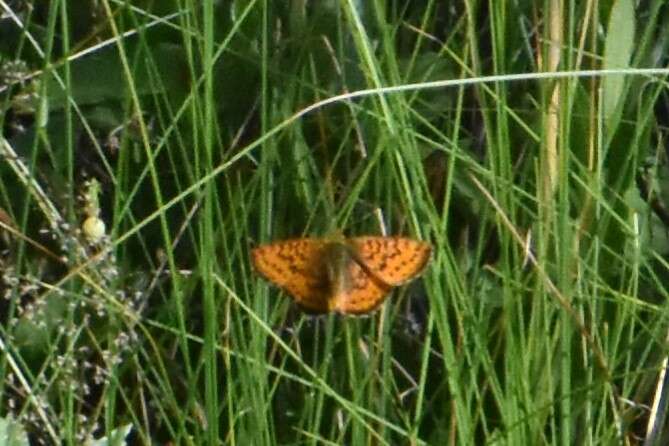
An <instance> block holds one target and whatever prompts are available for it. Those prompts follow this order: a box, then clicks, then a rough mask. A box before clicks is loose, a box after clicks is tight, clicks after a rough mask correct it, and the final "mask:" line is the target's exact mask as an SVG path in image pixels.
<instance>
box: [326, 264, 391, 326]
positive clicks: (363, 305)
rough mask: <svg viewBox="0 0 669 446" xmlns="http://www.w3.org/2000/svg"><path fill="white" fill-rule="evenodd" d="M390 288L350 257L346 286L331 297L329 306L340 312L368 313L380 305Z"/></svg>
mask: <svg viewBox="0 0 669 446" xmlns="http://www.w3.org/2000/svg"><path fill="white" fill-rule="evenodd" d="M391 289H392V287H391V286H390V285H388V284H386V283H384V282H382V281H380V280H379V279H378V278H376V277H374V276H372V275H370V274H369V272H368V271H365V270H364V269H363V268H362V267H361V266H360V265H359V264H358V263H357V262H356V261H355V260H353V259H351V261H350V262H349V264H348V266H347V274H346V286H345V287H343V289H342V290H341V291H340V292H338V293H336V294H334V295H333V296H332V297H331V301H330V305H329V307H330V309H331V310H334V311H337V312H339V313H342V314H362V313H368V312H370V311H372V310H374V309H375V308H377V307H378V306H379V305H381V303H382V302H383V301H384V300H385V299H386V297H387V296H388V293H389V292H390V290H391Z"/></svg>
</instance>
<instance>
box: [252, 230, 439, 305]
mask: <svg viewBox="0 0 669 446" xmlns="http://www.w3.org/2000/svg"><path fill="white" fill-rule="evenodd" d="M430 255H431V247H430V245H429V244H428V243H425V242H420V241H416V240H412V239H408V238H403V237H371V236H370V237H353V238H349V239H344V238H338V239H319V238H302V239H293V240H284V241H278V242H274V243H269V244H266V245H261V246H259V247H257V248H255V249H254V250H253V251H252V260H253V264H254V266H255V267H256V269H257V270H258V272H259V273H260V274H261V275H262V276H264V277H265V278H266V279H268V280H269V281H270V282H272V283H274V284H276V285H278V286H279V287H280V288H282V289H284V290H285V291H286V292H288V294H290V295H291V296H292V297H293V298H294V299H295V302H296V303H297V304H298V305H299V306H300V307H302V308H303V309H304V310H306V311H307V312H310V313H327V312H332V311H335V312H338V313H342V314H362V313H367V312H369V311H372V310H374V309H375V308H377V307H378V306H379V305H380V304H381V303H382V302H383V301H384V300H385V298H386V296H387V295H388V293H389V292H390V290H391V289H392V288H393V287H394V286H397V285H400V284H402V283H404V282H406V281H408V280H411V279H412V278H414V277H416V276H417V275H418V274H420V273H421V272H422V270H423V269H424V268H425V266H426V265H427V263H428V262H429V259H430Z"/></svg>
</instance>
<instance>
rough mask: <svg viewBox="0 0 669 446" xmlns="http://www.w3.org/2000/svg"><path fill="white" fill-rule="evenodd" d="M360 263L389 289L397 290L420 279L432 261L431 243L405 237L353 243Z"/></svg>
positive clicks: (363, 239) (353, 239) (358, 240)
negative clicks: (389, 286)
mask: <svg viewBox="0 0 669 446" xmlns="http://www.w3.org/2000/svg"><path fill="white" fill-rule="evenodd" d="M350 243H351V244H352V245H353V247H354V250H355V252H356V253H357V255H358V256H359V261H361V262H362V263H364V266H366V267H367V268H369V270H370V271H371V272H372V273H373V274H374V275H376V277H378V278H379V279H381V280H382V281H383V282H385V283H387V284H388V285H392V286H397V285H401V284H402V283H404V282H407V281H409V280H411V279H413V278H414V277H416V276H417V275H419V274H420V273H421V272H422V271H423V269H424V268H425V266H427V264H428V262H429V261H430V256H431V252H432V248H431V246H430V244H429V243H425V242H421V241H418V240H412V239H409V238H404V237H354V238H352V239H350Z"/></svg>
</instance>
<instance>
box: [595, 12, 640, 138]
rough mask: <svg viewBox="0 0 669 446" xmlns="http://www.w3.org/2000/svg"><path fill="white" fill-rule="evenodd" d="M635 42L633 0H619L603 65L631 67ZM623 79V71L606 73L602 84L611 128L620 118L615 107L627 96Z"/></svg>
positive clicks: (610, 24) (607, 39)
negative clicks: (620, 73) (609, 74)
mask: <svg viewBox="0 0 669 446" xmlns="http://www.w3.org/2000/svg"><path fill="white" fill-rule="evenodd" d="M633 44H634V5H633V3H632V1H631V0H616V1H615V3H614V4H613V7H612V8H611V15H610V17H609V25H608V27H607V33H606V42H605V47H604V64H603V68H604V69H613V68H629V66H630V60H631V58H632V46H633ZM624 81H625V78H624V77H623V76H621V75H614V76H606V77H605V78H604V82H603V84H602V87H603V98H602V99H603V107H604V119H605V120H606V121H605V122H606V123H607V124H608V127H609V129H610V130H611V131H614V130H615V128H616V127H617V123H618V121H619V120H620V113H616V109H617V107H618V104H621V103H622V102H623V101H624V100H625V97H624V91H623V90H624V85H625V84H624Z"/></svg>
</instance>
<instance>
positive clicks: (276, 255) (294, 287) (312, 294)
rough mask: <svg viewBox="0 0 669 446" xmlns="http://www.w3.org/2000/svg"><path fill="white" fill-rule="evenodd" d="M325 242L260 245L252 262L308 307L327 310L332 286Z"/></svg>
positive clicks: (304, 241)
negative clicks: (324, 261)
mask: <svg viewBox="0 0 669 446" xmlns="http://www.w3.org/2000/svg"><path fill="white" fill-rule="evenodd" d="M325 245H326V244H325V242H323V241H321V240H318V239H310V238H304V239H295V240H285V241H281V242H275V243H269V244H266V245H261V246H259V247H257V248H255V249H254V250H253V251H252V258H253V264H254V266H255V267H256V269H257V270H258V272H259V273H260V274H262V275H263V276H264V277H265V278H266V279H267V280H269V281H270V282H272V283H274V284H276V285H277V286H279V287H280V288H283V289H284V290H286V291H287V292H288V293H289V294H290V295H291V296H293V297H294V298H295V301H296V302H297V303H298V304H299V305H300V306H302V307H304V308H305V309H306V310H308V311H311V312H317V313H321V312H326V311H328V294H329V286H328V282H327V276H326V272H325V271H324V268H323V264H322V258H323V249H324V247H325Z"/></svg>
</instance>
